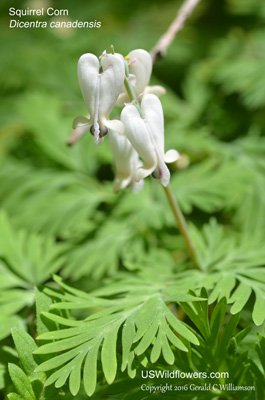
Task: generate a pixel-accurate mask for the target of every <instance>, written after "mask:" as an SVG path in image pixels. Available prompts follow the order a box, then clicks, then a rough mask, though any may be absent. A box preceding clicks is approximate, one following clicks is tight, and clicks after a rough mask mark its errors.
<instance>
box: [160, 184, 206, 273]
mask: <svg viewBox="0 0 265 400" xmlns="http://www.w3.org/2000/svg"><path fill="white" fill-rule="evenodd" d="M163 189H164V191H165V193H166V196H167V199H168V202H169V205H170V207H171V210H172V212H173V214H174V217H175V219H176V221H177V224H178V228H179V231H180V233H181V235H182V237H183V239H184V241H185V244H186V247H187V250H188V253H189V256H190V259H191V261H192V263H193V266H194V268H196V269H198V270H200V267H199V265H198V262H197V259H196V256H195V250H194V245H193V242H192V240H191V237H190V234H189V231H188V226H187V222H186V220H185V217H184V215H183V214H182V211H181V209H180V208H179V205H178V203H177V201H176V199H175V197H174V194H173V192H172V189H171V187H170V186H169V185H168V186H167V187H164V186H163Z"/></svg>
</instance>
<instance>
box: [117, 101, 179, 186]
mask: <svg viewBox="0 0 265 400" xmlns="http://www.w3.org/2000/svg"><path fill="white" fill-rule="evenodd" d="M141 109H142V112H143V115H144V118H141V116H140V114H139V111H138V110H137V108H136V107H135V106H134V105H133V104H127V105H126V106H125V107H124V109H123V110H122V113H121V121H122V122H123V124H124V130H125V135H126V137H127V138H128V139H129V141H130V142H131V144H132V146H133V147H134V149H135V150H136V151H137V153H138V154H139V156H140V157H141V158H142V160H143V162H144V164H143V166H142V167H139V168H137V170H136V172H135V180H136V181H140V180H141V179H143V178H145V177H146V176H148V175H151V174H152V176H153V177H155V178H157V179H160V181H161V183H162V185H163V186H167V185H168V183H169V179H170V172H169V170H168V168H167V166H166V164H165V162H167V163H170V162H174V161H176V160H177V159H178V158H179V153H178V152H177V151H176V150H169V151H168V152H167V153H166V154H164V117H163V109H162V105H161V103H160V101H159V99H158V98H157V97H156V96H155V95H153V94H148V95H146V96H145V97H144V98H143V100H142V103H141Z"/></svg>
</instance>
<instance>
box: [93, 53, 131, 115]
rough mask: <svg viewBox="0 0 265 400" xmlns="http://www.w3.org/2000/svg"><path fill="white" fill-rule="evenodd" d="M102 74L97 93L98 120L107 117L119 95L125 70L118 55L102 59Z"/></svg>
mask: <svg viewBox="0 0 265 400" xmlns="http://www.w3.org/2000/svg"><path fill="white" fill-rule="evenodd" d="M102 68H103V72H102V73H101V82H100V92H99V98H100V103H99V118H100V120H101V119H102V118H103V117H104V116H105V117H106V116H109V114H110V112H111V111H112V109H113V107H114V106H115V103H116V101H117V99H118V97H119V94H120V93H121V90H122V87H123V82H124V76H125V69H124V63H123V61H122V60H121V58H120V57H119V56H118V55H114V54H108V55H107V56H106V57H104V58H103V59H102Z"/></svg>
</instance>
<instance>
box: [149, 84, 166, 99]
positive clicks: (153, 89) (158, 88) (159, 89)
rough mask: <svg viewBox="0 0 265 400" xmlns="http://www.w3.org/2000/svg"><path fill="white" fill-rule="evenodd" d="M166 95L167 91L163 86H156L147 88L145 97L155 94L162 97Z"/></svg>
mask: <svg viewBox="0 0 265 400" xmlns="http://www.w3.org/2000/svg"><path fill="white" fill-rule="evenodd" d="M165 93H166V89H165V88H164V87H163V86H159V85H155V86H146V88H145V90H144V96H146V95H147V94H155V95H156V96H158V97H159V96H161V95H162V94H165Z"/></svg>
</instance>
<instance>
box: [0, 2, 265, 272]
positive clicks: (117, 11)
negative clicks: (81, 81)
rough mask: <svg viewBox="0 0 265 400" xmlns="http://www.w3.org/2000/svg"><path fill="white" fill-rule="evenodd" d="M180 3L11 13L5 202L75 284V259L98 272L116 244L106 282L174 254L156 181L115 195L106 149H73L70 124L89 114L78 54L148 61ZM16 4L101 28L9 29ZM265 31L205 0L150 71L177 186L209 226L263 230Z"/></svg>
mask: <svg viewBox="0 0 265 400" xmlns="http://www.w3.org/2000/svg"><path fill="white" fill-rule="evenodd" d="M181 4H182V2H180V1H164V2H163V3H161V1H134V2H133V3H132V2H128V1H120V0H116V1H112V2H111V3H110V2H109V1H107V0H101V1H98V2H93V3H92V2H86V1H81V0H78V1H75V2H74V3H73V2H72V1H64V3H63V4H62V3H61V2H59V1H52V0H38V1H37V0H31V1H30V0H28V1H25V2H21V1H13V2H12V4H11V3H10V2H9V1H3V2H2V3H1V31H0V35H1V37H0V42H1V57H0V85H1V100H0V103H1V104H0V110H1V117H0V120H1V128H0V148H1V151H0V188H1V190H0V205H1V209H2V210H3V211H4V212H5V213H7V214H8V216H9V219H10V220H11V221H12V224H13V226H14V229H25V230H26V231H27V232H32V231H34V232H35V231H36V232H41V233H42V234H43V235H51V236H52V238H53V239H54V240H56V241H59V242H60V241H63V242H64V241H66V243H67V245H69V246H70V254H71V257H70V258H69V260H71V261H69V260H68V261H69V262H70V265H72V267H69V266H68V267H67V268H68V269H69V271H71V272H69V271H68V273H66V276H68V277H71V278H73V275H71V274H72V273H74V272H75V273H76V277H75V279H78V278H79V277H80V276H81V275H83V274H84V273H81V272H80V273H78V272H76V271H77V270H78V269H77V270H76V269H75V266H77V264H78V265H79V264H80V263H78V261H77V260H79V261H80V260H82V262H84V260H85V262H84V266H83V267H82V268H83V271H88V272H89V271H91V270H93V269H94V264H95V260H94V259H93V257H91V259H90V258H88V257H87V255H88V254H91V251H92V253H93V254H94V256H95V259H96V260H97V262H99V261H98V258H99V257H100V251H99V250H98V249H101V248H104V244H105V241H107V243H108V240H109V238H110V236H111V240H112V241H113V248H111V251H112V255H111V257H110V259H111V260H112V266H111V267H109V266H108V264H107V263H106V262H103V263H101V262H99V264H100V265H101V267H100V268H99V271H100V272H99V273H98V274H97V275H98V276H103V275H104V273H105V272H109V271H110V270H111V271H112V272H113V271H115V270H116V269H117V268H119V265H120V263H121V264H122V265H125V264H126V263H127V262H128V260H129V261H131V260H134V261H135V260H138V259H139V257H142V252H141V251H139V249H142V250H144V252H147V254H149V253H148V252H150V251H151V250H150V249H152V248H155V247H157V246H158V247H159V248H160V249H162V250H170V251H171V250H174V251H175V237H172V235H171V230H172V229H173V231H174V229H175V225H174V221H173V220H172V217H171V214H170V210H169V207H168V205H167V204H166V202H165V199H164V197H163V193H160V191H159V190H157V187H156V182H155V181H154V180H152V179H151V178H150V179H146V180H145V187H144V189H143V190H142V192H141V193H140V194H138V195H135V194H132V193H131V190H130V189H128V190H126V191H124V192H123V193H121V194H119V195H118V196H115V195H114V194H113V193H112V180H113V177H114V167H113V160H112V154H111V152H110V148H109V145H108V141H107V140H105V142H104V145H102V146H99V147H95V146H94V145H93V140H92V137H91V135H90V134H87V135H86V136H85V137H83V138H82V140H80V142H79V143H77V144H76V146H74V147H73V148H68V147H67V146H66V144H65V143H66V140H67V138H68V136H69V134H70V131H71V125H72V121H73V119H74V118H75V117H76V116H77V115H86V113H87V110H86V108H85V105H84V102H83V99H82V96H81V93H80V89H79V86H78V81H77V74H76V68H77V61H78V58H79V57H80V55H81V54H83V53H84V52H92V53H95V54H96V55H98V56H99V55H100V54H101V53H102V51H103V50H105V49H107V50H108V51H109V50H110V45H111V44H113V45H114V46H115V50H116V51H117V52H120V53H122V54H124V55H126V54H127V53H128V52H129V51H131V50H132V49H135V48H144V49H146V50H150V49H151V48H152V47H153V46H154V45H155V44H156V42H157V40H158V39H159V38H160V36H161V35H162V34H163V33H164V32H165V31H166V29H167V28H168V26H169V24H170V23H171V22H172V20H173V18H174V17H175V15H176V12H177V10H178V9H179V7H180V6H181ZM11 6H12V7H15V8H19V9H22V8H27V7H29V8H41V7H44V9H47V7H53V8H56V9H57V8H58V9H62V8H63V9H68V10H69V16H68V17H67V18H68V19H69V20H72V21H75V20H80V21H94V20H97V21H101V24H102V26H101V28H99V29H97V28H94V29H84V28H80V29H49V28H47V29H41V28H39V29H34V28H31V29H19V28H13V29H10V28H9V27H8V26H9V21H10V19H11V18H12V19H13V18H14V17H11V16H10V15H8V9H9V7H11ZM38 18H39V20H42V21H44V20H47V21H50V20H51V18H53V17H51V18H47V16H46V17H38ZM61 18H63V19H66V20H67V18H65V17H61ZM34 19H35V17H22V20H34ZM264 21H265V4H264V2H262V1H260V0H218V1H209V0H202V1H201V2H200V3H199V5H198V6H197V8H196V9H195V11H194V13H193V15H192V17H191V18H190V19H189V20H188V21H187V23H186V25H185V27H184V29H183V30H182V31H181V32H180V33H179V35H178V36H177V38H176V39H175V41H174V42H173V44H172V45H171V46H170V48H169V50H168V54H167V55H166V57H165V58H164V59H162V60H161V61H159V62H157V63H156V64H155V66H154V69H153V76H152V78H151V84H157V83H158V84H161V85H164V86H165V87H166V89H167V93H166V95H164V96H162V97H161V101H162V104H163V107H164V114H165V142H166V149H169V148H176V149H178V150H179V151H180V153H181V154H182V155H183V160H184V162H183V163H180V164H175V165H171V167H170V168H171V171H172V179H171V182H172V187H173V190H174V193H175V195H176V197H177V199H178V201H179V203H180V206H181V207H182V209H183V211H184V212H185V213H186V214H188V215H189V219H190V220H191V221H192V222H193V223H194V224H196V225H197V226H199V227H201V226H202V224H204V223H207V222H208V220H209V218H210V215H213V216H214V217H215V218H217V220H218V221H219V222H220V223H222V224H224V225H225V226H226V227H227V228H228V229H232V230H233V231H234V230H235V231H240V232H241V231H242V230H248V231H249V230H250V231H251V230H253V229H254V230H257V227H261V228H262V229H263V228H264V223H263V219H262V218H261V213H262V210H264V208H265V207H264V202H265V200H264V199H265V193H264V191H265V180H264V170H265V165H264V163H265V162H264V154H265V141H264V128H265V113H264V106H265V74H264V71H265V52H264V48H265V30H264ZM253 210H254V211H255V214H253ZM128 216H129V219H128ZM126 221H127V222H128V223H127V224H126ZM120 224H123V225H120ZM165 228H166V230H165ZM113 232H117V234H116V233H115V234H113ZM119 235H120V236H119ZM121 243H122V245H121ZM180 243H182V242H181V240H180ZM180 247H183V243H182V244H181V245H180ZM91 249H93V250H91ZM68 250H69V249H68ZM77 253H78V254H79V255H78V257H77ZM173 256H174V257H175V259H178V258H179V257H180V259H181V257H183V254H181V255H180V256H179V254H178V253H176V252H175V253H173ZM107 258H108V257H107V256H106V259H107ZM138 261H139V260H138ZM97 262H96V264H97ZM71 263H72V264H71ZM124 263H125V264H124ZM78 268H80V270H82V268H81V267H78Z"/></svg>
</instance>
